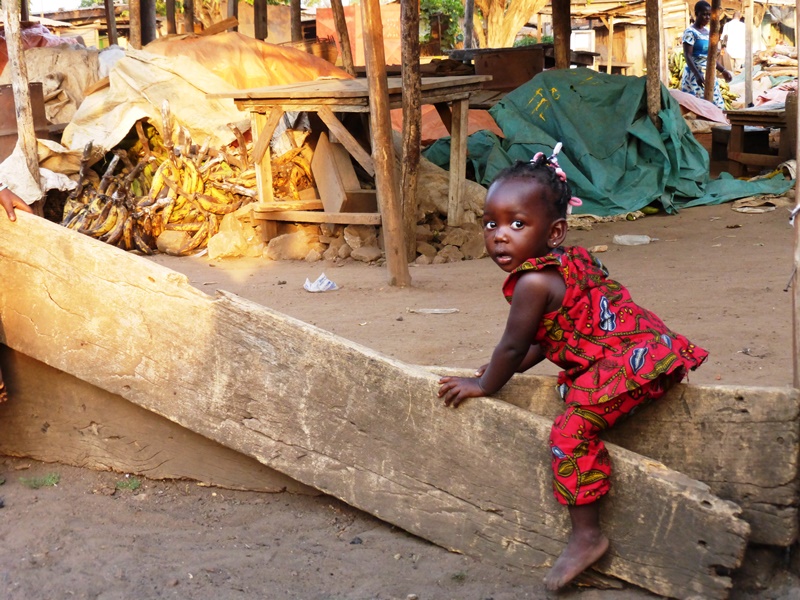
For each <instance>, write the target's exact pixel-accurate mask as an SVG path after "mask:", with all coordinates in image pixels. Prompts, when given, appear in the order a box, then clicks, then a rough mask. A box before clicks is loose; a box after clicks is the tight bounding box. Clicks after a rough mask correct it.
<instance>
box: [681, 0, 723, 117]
mask: <svg viewBox="0 0 800 600" xmlns="http://www.w3.org/2000/svg"><path fill="white" fill-rule="evenodd" d="M710 22H711V5H710V4H709V3H708V2H706V1H705V0H700V2H698V3H697V4H695V5H694V22H693V23H692V24H691V25H690V26H689V28H688V29H687V30H686V31H684V32H683V55H684V57H685V58H686V66H685V67H684V68H683V77H682V78H681V91H682V92H686V93H688V94H692V95H693V96H697V97H698V98H703V96H704V93H705V85H706V82H705V76H704V75H703V74H704V73H705V71H706V65H707V62H708V34H709V31H708V24H709V23H710ZM717 72H718V73H720V74H721V75H722V77H723V78H724V79H725V81H730V80H731V79H733V73H731V72H730V71H728V70H727V69H725V67H723V66H722V64H721V63H720V62H719V60H717ZM713 98H714V100H713V102H714V104H716V105H717V106H718V107H719V108H720V109H722V110H725V101H724V100H723V99H722V93H721V92H720V89H719V81H717V80H716V79H714V96H713Z"/></svg>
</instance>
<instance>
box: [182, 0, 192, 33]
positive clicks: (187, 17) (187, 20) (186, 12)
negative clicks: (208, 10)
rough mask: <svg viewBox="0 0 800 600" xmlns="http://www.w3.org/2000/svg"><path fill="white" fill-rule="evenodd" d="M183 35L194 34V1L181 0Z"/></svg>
mask: <svg viewBox="0 0 800 600" xmlns="http://www.w3.org/2000/svg"><path fill="white" fill-rule="evenodd" d="M183 29H184V33H190V34H191V33H194V0H183Z"/></svg>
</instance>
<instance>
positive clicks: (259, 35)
mask: <svg viewBox="0 0 800 600" xmlns="http://www.w3.org/2000/svg"><path fill="white" fill-rule="evenodd" d="M253 29H254V36H253V37H255V38H256V39H257V40H261V41H264V40H265V39H267V35H269V32H268V31H267V0H253Z"/></svg>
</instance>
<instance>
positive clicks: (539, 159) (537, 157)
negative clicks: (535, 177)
mask: <svg viewBox="0 0 800 600" xmlns="http://www.w3.org/2000/svg"><path fill="white" fill-rule="evenodd" d="M545 163H546V160H545V158H544V152H537V153H536V154H534V155H533V158H532V159H531V164H533V165H537V164H545Z"/></svg>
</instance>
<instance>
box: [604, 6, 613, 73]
mask: <svg viewBox="0 0 800 600" xmlns="http://www.w3.org/2000/svg"><path fill="white" fill-rule="evenodd" d="M606 27H607V28H608V57H607V59H608V60H607V62H606V73H607V74H608V75H611V62H612V61H613V60H614V15H610V16H609V17H608V23H606Z"/></svg>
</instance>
